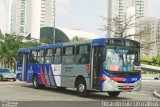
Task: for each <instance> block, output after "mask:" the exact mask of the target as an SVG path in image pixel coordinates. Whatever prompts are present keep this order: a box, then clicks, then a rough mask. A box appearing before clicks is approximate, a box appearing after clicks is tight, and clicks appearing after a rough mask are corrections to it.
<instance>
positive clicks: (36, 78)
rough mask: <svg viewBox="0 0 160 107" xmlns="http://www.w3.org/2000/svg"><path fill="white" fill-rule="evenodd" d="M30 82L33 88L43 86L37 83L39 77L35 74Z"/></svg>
mask: <svg viewBox="0 0 160 107" xmlns="http://www.w3.org/2000/svg"><path fill="white" fill-rule="evenodd" d="M32 84H33V87H34V88H35V89H40V88H45V86H44V85H40V84H39V79H38V76H37V75H34V76H33V80H32Z"/></svg>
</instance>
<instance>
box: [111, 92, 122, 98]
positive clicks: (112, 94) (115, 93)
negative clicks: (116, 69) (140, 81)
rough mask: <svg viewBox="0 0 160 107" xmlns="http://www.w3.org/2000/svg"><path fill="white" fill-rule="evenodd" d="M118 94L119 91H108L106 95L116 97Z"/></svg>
mask: <svg viewBox="0 0 160 107" xmlns="http://www.w3.org/2000/svg"><path fill="white" fill-rule="evenodd" d="M119 94H120V92H108V95H109V96H110V97H117V96H118V95H119Z"/></svg>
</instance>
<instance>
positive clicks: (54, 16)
mask: <svg viewBox="0 0 160 107" xmlns="http://www.w3.org/2000/svg"><path fill="white" fill-rule="evenodd" d="M55 26H56V0H53V43H55V42H56V33H55V31H56V28H55Z"/></svg>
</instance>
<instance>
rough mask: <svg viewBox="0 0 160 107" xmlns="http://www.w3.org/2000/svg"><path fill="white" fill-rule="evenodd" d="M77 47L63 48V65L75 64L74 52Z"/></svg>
mask: <svg viewBox="0 0 160 107" xmlns="http://www.w3.org/2000/svg"><path fill="white" fill-rule="evenodd" d="M74 51H75V47H73V46H69V47H64V48H63V60H62V63H63V64H74V59H75V58H74V57H75V56H74V53H75V52H74Z"/></svg>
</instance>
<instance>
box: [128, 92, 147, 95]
mask: <svg viewBox="0 0 160 107" xmlns="http://www.w3.org/2000/svg"><path fill="white" fill-rule="evenodd" d="M127 93H128V94H136V95H146V94H141V93H135V92H127Z"/></svg>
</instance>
